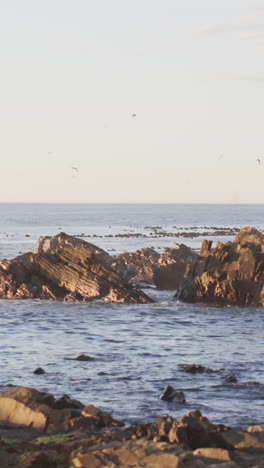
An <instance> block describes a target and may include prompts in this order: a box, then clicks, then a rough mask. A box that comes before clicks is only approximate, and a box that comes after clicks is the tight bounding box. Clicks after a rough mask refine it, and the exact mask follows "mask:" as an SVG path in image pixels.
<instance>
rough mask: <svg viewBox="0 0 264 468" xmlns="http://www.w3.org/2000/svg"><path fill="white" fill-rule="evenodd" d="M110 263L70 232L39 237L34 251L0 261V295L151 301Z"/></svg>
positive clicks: (9, 296)
mask: <svg viewBox="0 0 264 468" xmlns="http://www.w3.org/2000/svg"><path fill="white" fill-rule="evenodd" d="M111 263H112V259H111V257H110V255H108V254H107V252H105V251H104V250H102V249H100V248H98V247H96V246H95V245H93V244H90V243H88V242H85V241H83V240H80V239H77V238H75V237H73V236H68V235H67V234H64V233H60V234H58V235H57V236H54V237H41V238H40V239H39V242H38V244H37V247H36V249H35V251H34V253H31V252H29V253H26V254H24V255H21V256H19V257H16V258H15V259H14V260H4V261H2V262H1V263H0V298H4V299H25V298H40V299H54V300H55V299H63V300H66V301H71V302H72V301H76V300H91V299H102V300H104V301H107V302H135V303H148V302H152V300H151V299H150V298H148V297H147V295H146V294H144V293H143V292H142V291H140V290H139V289H136V288H134V287H133V286H132V285H130V284H128V283H127V282H126V281H125V280H124V279H123V278H122V277H121V276H120V275H119V274H118V273H117V272H116V271H114V269H113V268H112V267H111Z"/></svg>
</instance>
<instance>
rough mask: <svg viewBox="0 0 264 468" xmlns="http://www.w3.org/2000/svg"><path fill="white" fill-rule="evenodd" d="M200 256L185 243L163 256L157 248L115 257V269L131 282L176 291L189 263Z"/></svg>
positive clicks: (165, 250)
mask: <svg viewBox="0 0 264 468" xmlns="http://www.w3.org/2000/svg"><path fill="white" fill-rule="evenodd" d="M197 257H198V255H197V253H195V252H194V251H193V250H192V249H190V248H189V247H187V246H186V245H184V244H173V246H172V248H165V249H164V253H162V254H159V253H158V252H157V251H156V250H155V249H153V248H145V249H141V250H137V251H136V252H126V253H124V254H120V255H117V256H114V257H112V258H113V263H112V267H113V268H114V269H115V271H117V272H118V273H119V274H120V275H122V276H123V277H124V278H125V279H126V280H127V281H131V282H133V283H134V282H135V283H137V282H140V281H143V282H146V283H150V284H155V285H156V286H157V288H158V289H171V290H176V289H177V288H178V286H179V283H180V281H181V280H182V278H183V276H184V274H185V271H186V267H187V265H188V263H190V262H192V261H194V260H195V259H197Z"/></svg>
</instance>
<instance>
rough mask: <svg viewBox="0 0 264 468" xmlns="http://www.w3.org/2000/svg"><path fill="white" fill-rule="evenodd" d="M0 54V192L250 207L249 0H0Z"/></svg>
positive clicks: (263, 9) (255, 47)
mask: <svg viewBox="0 0 264 468" xmlns="http://www.w3.org/2000/svg"><path fill="white" fill-rule="evenodd" d="M0 61H1V62H0V63H1V75H0V125H1V127H0V128H1V137H0V154H1V183H0V202H72V203H74V202H83V203H90V202H91V203H101V202H109V203H264V185H263V176H264V131H263V121H264V119H263V114H264V2H263V0H133V1H131V0H45V1H44V0H23V1H21V0H8V1H6V0H0ZM134 114H135V115H134ZM73 167H75V168H76V169H77V170H76V169H72V168H73Z"/></svg>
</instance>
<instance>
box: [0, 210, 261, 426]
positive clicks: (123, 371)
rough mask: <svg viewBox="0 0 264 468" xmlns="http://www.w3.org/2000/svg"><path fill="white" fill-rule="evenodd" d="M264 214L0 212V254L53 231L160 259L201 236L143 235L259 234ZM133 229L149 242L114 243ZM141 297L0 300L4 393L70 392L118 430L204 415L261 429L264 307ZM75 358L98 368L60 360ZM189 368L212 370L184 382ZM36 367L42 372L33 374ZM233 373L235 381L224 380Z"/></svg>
mask: <svg viewBox="0 0 264 468" xmlns="http://www.w3.org/2000/svg"><path fill="white" fill-rule="evenodd" d="M263 214H264V206H263V205H111V204H109V205H108V204H105V205H101V204H100V205H97V204H91V205H89V204H76V205H75V204H72V205H70V204H65V205H61V204H52V205H48V204H0V216H1V225H0V257H1V258H2V259H3V258H13V257H14V256H16V255H18V254H19V253H22V252H23V253H24V252H27V251H29V250H32V249H33V248H34V246H35V244H36V241H37V239H38V237H39V236H40V235H54V234H57V233H58V232H60V231H64V232H66V233H68V234H74V235H86V236H89V237H87V240H88V241H89V242H93V243H94V244H96V245H98V246H100V247H102V248H104V249H106V250H108V251H109V253H118V252H124V251H133V250H136V249H139V248H142V247H146V246H153V247H155V248H156V249H159V250H158V251H160V252H161V251H162V249H163V247H166V246H171V245H172V243H173V242H183V243H185V244H187V245H189V246H191V247H193V248H195V249H198V248H199V247H200V246H201V241H202V238H203V237H195V238H181V237H176V236H175V238H174V237H166V236H165V237H162V238H151V232H153V227H154V226H155V227H158V228H159V229H161V230H166V231H168V232H170V233H171V232H175V233H177V232H180V231H181V230H182V231H183V230H188V229H190V230H192V231H197V232H204V231H207V232H209V233H210V231H213V230H214V228H215V227H239V228H240V227H244V226H253V227H256V228H257V229H259V230H261V231H264V216H263ZM133 233H134V234H135V233H143V234H145V235H146V236H148V237H144V238H134V237H128V238H127V237H125V238H120V237H114V236H115V235H116V234H133ZM109 235H112V236H113V237H106V236H109ZM208 238H210V235H209V236H208ZM212 239H213V241H214V242H215V241H216V240H222V241H225V242H226V241H227V240H233V237H221V236H219V237H217V238H216V237H212ZM146 292H147V293H148V294H150V295H152V297H153V298H154V299H155V300H156V303H155V304H150V305H149V304H148V305H122V304H117V305H111V304H101V303H99V302H97V303H93V304H83V303H80V304H68V303H62V302H58V303H55V302H49V301H38V300H34V301H33V300H27V301H5V300H2V301H0V351H1V359H2V366H1V377H0V390H4V389H6V388H8V386H9V385H25V386H31V387H34V388H37V389H39V390H41V391H48V392H51V393H53V394H54V395H56V396H61V395H62V394H65V393H66V394H68V395H70V396H71V397H73V398H77V399H79V400H81V401H82V402H83V403H85V404H94V405H96V406H99V407H100V408H102V409H104V410H106V411H108V412H112V413H113V416H114V417H116V418H117V419H122V420H124V421H125V422H126V423H131V422H135V421H138V422H139V421H151V420H153V419H154V418H155V417H156V416H158V415H165V414H171V415H172V416H174V417H179V416H181V415H183V414H184V413H186V412H188V411H191V410H193V409H200V410H201V411H202V413H203V414H204V415H205V416H207V417H209V418H210V420H212V421H213V422H215V423H217V422H218V423H220V422H221V423H224V424H227V425H232V426H234V425H236V426H243V427H245V426H247V425H248V424H256V423H260V424H264V374H263V362H264V327H263V325H264V313H263V309H262V308H257V307H246V308H238V307H224V308H223V307H208V306H203V305H201V304H199V305H195V304H191V305H190V304H184V303H181V302H176V301H175V299H174V298H173V292H168V291H167V292H158V291H155V290H147V291H146ZM79 354H87V355H89V356H92V357H94V358H95V360H94V361H90V362H78V361H72V360H67V359H65V358H69V357H76V356H78V355H79ZM186 364H200V365H203V366H206V367H208V368H210V369H211V372H208V373H203V374H196V375H192V374H188V373H186V372H184V371H183V365H186ZM36 367H42V368H43V369H45V370H46V372H47V373H46V374H44V375H34V374H33V372H34V370H35V369H36ZM230 375H235V376H236V377H237V383H227V382H226V377H228V376H230ZM168 384H170V385H172V386H173V387H175V388H177V389H179V390H182V391H184V392H185V395H186V403H185V404H184V405H180V404H177V403H167V402H164V401H161V400H159V395H160V394H161V392H162V390H163V389H164V388H165V387H166V386H167V385H168Z"/></svg>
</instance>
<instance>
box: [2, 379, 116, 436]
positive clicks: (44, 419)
mask: <svg viewBox="0 0 264 468" xmlns="http://www.w3.org/2000/svg"><path fill="white" fill-rule="evenodd" d="M0 423H1V424H2V425H3V424H8V425H19V426H28V427H31V428H34V429H37V430H39V431H41V432H46V433H50V432H68V431H72V430H75V429H80V428H82V429H89V430H97V429H101V428H102V427H106V426H107V427H111V426H112V427H114V426H118V425H122V423H119V422H118V421H115V420H114V419H113V418H112V417H111V416H110V415H109V414H107V413H103V412H102V411H100V410H99V409H98V408H95V407H94V406H92V405H90V406H86V407H85V406H84V405H83V404H82V403H80V402H79V401H77V400H73V399H71V398H70V397H69V396H68V395H63V396H62V397H61V398H58V399H56V398H54V397H53V395H51V394H49V393H45V392H39V391H37V390H35V389H32V388H27V387H13V388H11V389H9V390H6V391H5V392H2V393H0Z"/></svg>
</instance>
